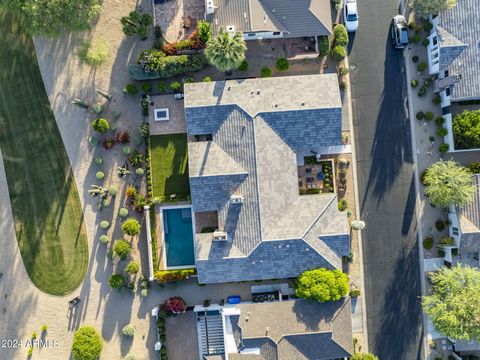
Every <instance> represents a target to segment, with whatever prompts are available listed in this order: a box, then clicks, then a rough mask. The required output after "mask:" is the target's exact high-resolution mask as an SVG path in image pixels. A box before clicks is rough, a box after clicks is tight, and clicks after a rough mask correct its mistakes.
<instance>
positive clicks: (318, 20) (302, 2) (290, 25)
mask: <svg viewBox="0 0 480 360" xmlns="http://www.w3.org/2000/svg"><path fill="white" fill-rule="evenodd" d="M214 6H215V11H214V13H213V14H209V15H207V20H208V21H209V22H211V23H212V27H213V32H214V33H217V32H218V30H219V28H220V27H223V28H226V27H227V26H234V27H235V30H236V31H240V32H263V31H266V32H276V31H280V32H284V33H286V34H285V36H288V37H304V36H319V35H330V34H331V33H332V31H331V29H332V19H331V9H330V1H329V0H296V1H288V0H214Z"/></svg>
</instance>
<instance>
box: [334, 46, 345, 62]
mask: <svg viewBox="0 0 480 360" xmlns="http://www.w3.org/2000/svg"><path fill="white" fill-rule="evenodd" d="M332 56H333V59H334V60H335V61H337V62H338V61H342V60H343V59H345V56H347V52H346V50H345V48H344V47H343V46H341V45H337V46H335V47H334V48H333V50H332Z"/></svg>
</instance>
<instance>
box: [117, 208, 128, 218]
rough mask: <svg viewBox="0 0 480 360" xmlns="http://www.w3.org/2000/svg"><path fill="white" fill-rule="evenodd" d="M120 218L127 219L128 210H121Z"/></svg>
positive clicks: (119, 212)
mask: <svg viewBox="0 0 480 360" xmlns="http://www.w3.org/2000/svg"><path fill="white" fill-rule="evenodd" d="M118 216H120V217H121V218H126V217H127V216H128V210H127V209H125V208H121V209H120V210H119V211H118Z"/></svg>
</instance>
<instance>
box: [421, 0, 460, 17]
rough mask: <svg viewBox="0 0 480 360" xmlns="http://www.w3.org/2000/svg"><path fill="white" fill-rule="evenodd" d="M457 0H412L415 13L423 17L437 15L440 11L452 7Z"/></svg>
mask: <svg viewBox="0 0 480 360" xmlns="http://www.w3.org/2000/svg"><path fill="white" fill-rule="evenodd" d="M456 3H457V0H413V4H412V5H413V10H414V11H415V14H417V15H418V16H421V17H423V18H425V19H427V18H428V16H429V15H439V14H440V13H441V12H443V11H446V10H448V9H450V8H452V7H454V6H455V5H456Z"/></svg>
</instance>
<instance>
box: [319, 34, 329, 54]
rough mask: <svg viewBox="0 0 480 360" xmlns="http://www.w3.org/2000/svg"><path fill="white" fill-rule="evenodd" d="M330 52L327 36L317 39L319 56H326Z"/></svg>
mask: <svg viewBox="0 0 480 360" xmlns="http://www.w3.org/2000/svg"><path fill="white" fill-rule="evenodd" d="M329 51H330V43H329V41H328V37H327V36H319V37H318V52H319V54H320V56H322V57H323V56H327V55H328V52H329Z"/></svg>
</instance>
